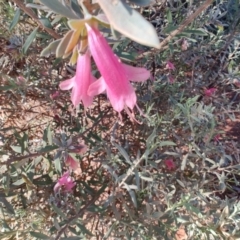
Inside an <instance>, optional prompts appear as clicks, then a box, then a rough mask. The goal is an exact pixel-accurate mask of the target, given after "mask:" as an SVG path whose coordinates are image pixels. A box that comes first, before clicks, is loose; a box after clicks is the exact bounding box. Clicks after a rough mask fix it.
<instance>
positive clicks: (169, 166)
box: [164, 158, 176, 171]
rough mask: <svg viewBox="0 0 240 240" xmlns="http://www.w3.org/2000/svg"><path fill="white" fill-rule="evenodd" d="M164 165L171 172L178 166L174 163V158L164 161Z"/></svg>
mask: <svg viewBox="0 0 240 240" xmlns="http://www.w3.org/2000/svg"><path fill="white" fill-rule="evenodd" d="M164 164H165V166H166V168H167V169H168V170H169V171H171V170H175V169H176V164H175V163H174V161H173V159H172V158H169V159H166V160H165V161H164Z"/></svg>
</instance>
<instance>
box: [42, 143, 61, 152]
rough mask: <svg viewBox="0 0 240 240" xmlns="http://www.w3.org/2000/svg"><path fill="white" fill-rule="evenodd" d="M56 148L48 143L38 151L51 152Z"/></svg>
mask: <svg viewBox="0 0 240 240" xmlns="http://www.w3.org/2000/svg"><path fill="white" fill-rule="evenodd" d="M57 148H58V146H54V145H49V146H46V147H43V148H41V149H40V151H39V152H51V151H53V150H55V149H57Z"/></svg>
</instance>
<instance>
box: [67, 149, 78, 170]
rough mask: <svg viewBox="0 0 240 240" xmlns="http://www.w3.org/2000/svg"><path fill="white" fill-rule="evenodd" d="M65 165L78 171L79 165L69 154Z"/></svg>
mask: <svg viewBox="0 0 240 240" xmlns="http://www.w3.org/2000/svg"><path fill="white" fill-rule="evenodd" d="M65 164H66V165H67V166H69V167H70V169H72V170H76V169H77V168H78V167H79V163H78V162H77V161H76V160H75V159H74V158H73V157H72V156H71V155H70V154H68V153H67V154H66V158H65Z"/></svg>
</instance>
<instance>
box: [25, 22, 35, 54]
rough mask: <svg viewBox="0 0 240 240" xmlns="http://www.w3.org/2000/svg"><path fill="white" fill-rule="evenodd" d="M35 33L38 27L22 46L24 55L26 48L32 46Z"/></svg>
mask: <svg viewBox="0 0 240 240" xmlns="http://www.w3.org/2000/svg"><path fill="white" fill-rule="evenodd" d="M37 31H38V27H37V28H35V29H34V30H33V31H32V32H31V34H30V35H29V36H28V38H27V40H26V42H25V43H24V45H23V47H22V48H23V53H24V54H26V53H27V50H28V48H29V47H30V45H31V44H32V42H33V40H34V39H35V37H36V34H37Z"/></svg>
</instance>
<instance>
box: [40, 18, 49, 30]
mask: <svg viewBox="0 0 240 240" xmlns="http://www.w3.org/2000/svg"><path fill="white" fill-rule="evenodd" d="M38 20H39V21H40V22H41V23H42V25H44V26H45V27H47V28H52V24H51V22H50V21H49V19H48V18H39V19H38Z"/></svg>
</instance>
